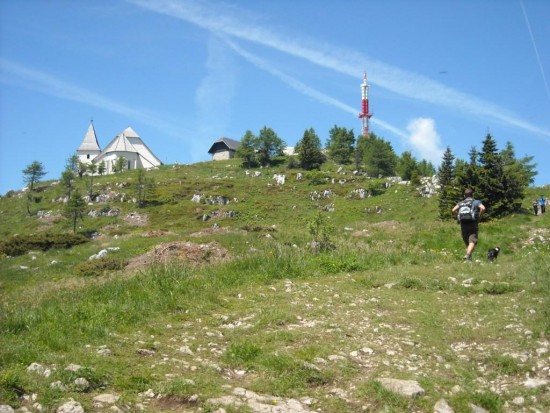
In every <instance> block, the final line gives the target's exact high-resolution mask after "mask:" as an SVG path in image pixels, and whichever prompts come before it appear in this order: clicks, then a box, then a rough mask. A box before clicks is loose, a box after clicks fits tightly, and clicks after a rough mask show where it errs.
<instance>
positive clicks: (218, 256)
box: [126, 241, 229, 270]
mask: <svg viewBox="0 0 550 413" xmlns="http://www.w3.org/2000/svg"><path fill="white" fill-rule="evenodd" d="M227 260H229V254H228V252H227V250H226V249H224V248H222V247H221V246H220V245H219V244H218V243H217V242H210V243H208V244H195V243H192V242H182V241H174V242H167V243H164V244H159V245H157V246H155V247H154V248H153V250H151V251H149V252H147V253H145V254H143V255H140V256H138V257H134V258H132V259H131V260H130V262H129V263H128V265H127V266H126V269H129V270H135V269H139V268H141V267H143V266H146V265H150V264H167V263H169V262H185V263H187V264H191V265H202V264H210V263H215V262H223V261H227Z"/></svg>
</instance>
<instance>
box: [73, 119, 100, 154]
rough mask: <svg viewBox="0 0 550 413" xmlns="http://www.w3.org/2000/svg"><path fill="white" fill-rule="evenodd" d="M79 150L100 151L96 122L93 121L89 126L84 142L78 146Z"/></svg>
mask: <svg viewBox="0 0 550 413" xmlns="http://www.w3.org/2000/svg"><path fill="white" fill-rule="evenodd" d="M78 150H79V151H87V152H90V151H97V152H99V151H100V149H99V143H98V142H97V136H96V134H95V129H94V123H93V122H91V123H90V126H88V131H87V132H86V135H85V136H84V139H83V140H82V143H81V144H80V146H79V147H78Z"/></svg>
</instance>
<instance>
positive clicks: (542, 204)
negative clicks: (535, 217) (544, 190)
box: [540, 195, 546, 214]
mask: <svg viewBox="0 0 550 413" xmlns="http://www.w3.org/2000/svg"><path fill="white" fill-rule="evenodd" d="M545 212H546V199H544V195H541V196H540V213H541V214H544V213H545Z"/></svg>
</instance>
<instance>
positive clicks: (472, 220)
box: [452, 188, 485, 261]
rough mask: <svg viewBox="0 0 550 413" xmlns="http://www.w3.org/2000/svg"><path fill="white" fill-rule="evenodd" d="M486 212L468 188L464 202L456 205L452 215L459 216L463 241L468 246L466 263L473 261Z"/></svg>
mask: <svg viewBox="0 0 550 413" xmlns="http://www.w3.org/2000/svg"><path fill="white" fill-rule="evenodd" d="M484 212H485V206H484V205H483V204H482V203H481V201H480V200H478V199H474V192H473V191H472V190H471V189H469V188H467V189H465V190H464V200H463V201H462V202H459V203H458V204H456V205H455V206H454V207H453V209H452V213H453V214H457V219H458V222H459V223H460V229H461V232H462V240H463V241H464V245H466V255H465V256H464V259H465V260H466V261H471V260H472V254H473V252H474V249H475V247H476V244H477V238H478V230H479V225H478V223H479V219H480V218H481V215H483V213H484Z"/></svg>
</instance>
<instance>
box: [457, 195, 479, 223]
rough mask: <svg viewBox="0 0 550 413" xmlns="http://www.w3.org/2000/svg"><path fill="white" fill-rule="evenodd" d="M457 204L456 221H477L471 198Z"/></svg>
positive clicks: (475, 209)
mask: <svg viewBox="0 0 550 413" xmlns="http://www.w3.org/2000/svg"><path fill="white" fill-rule="evenodd" d="M458 205H459V208H458V217H457V218H458V222H461V223H464V222H475V221H477V208H475V206H474V200H473V199H468V200H464V201H462V202H461V203H460V204H458Z"/></svg>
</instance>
